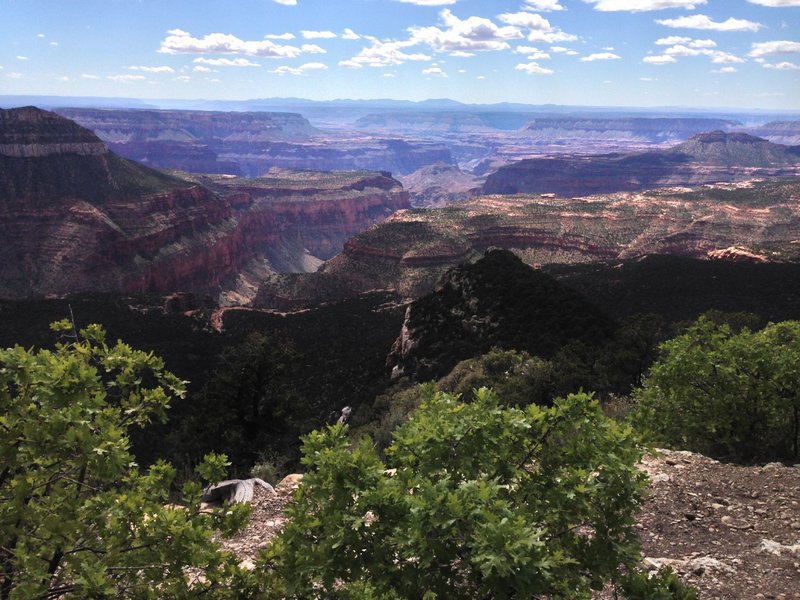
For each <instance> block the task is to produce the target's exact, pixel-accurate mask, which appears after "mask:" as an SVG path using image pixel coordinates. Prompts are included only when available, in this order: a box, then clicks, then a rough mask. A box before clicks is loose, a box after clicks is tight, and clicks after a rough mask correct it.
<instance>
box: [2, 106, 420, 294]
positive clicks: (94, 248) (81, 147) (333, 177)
mask: <svg viewBox="0 0 800 600" xmlns="http://www.w3.org/2000/svg"><path fill="white" fill-rule="evenodd" d="M0 125H2V128H1V129H0V174H2V176H0V216H2V219H0V239H3V241H4V243H3V244H2V246H0V264H2V268H0V295H2V296H3V297H7V298H15V297H27V296H36V295H47V294H56V295H60V294H66V293H72V292H82V291H125V292H139V291H153V292H170V291H176V290H189V291H198V292H204V293H207V292H210V293H213V294H214V295H219V296H222V297H228V296H226V294H228V293H229V292H233V293H232V294H231V295H230V298H231V299H233V300H236V301H246V300H247V299H248V294H249V293H250V292H249V291H248V289H249V288H247V286H246V285H244V283H246V282H247V277H244V278H242V274H243V272H246V271H247V270H248V269H249V270H256V271H257V272H258V273H261V274H263V273H264V272H265V271H266V272H273V271H275V270H287V271H305V270H313V269H314V268H316V266H317V265H318V264H319V263H320V262H321V261H322V260H324V259H327V258H330V257H332V256H333V255H334V254H336V253H337V252H339V250H341V248H342V246H343V245H344V242H345V240H346V239H347V238H348V237H350V236H352V235H354V234H356V233H358V232H360V231H363V230H364V229H366V228H367V227H369V226H370V225H371V224H373V223H375V222H377V221H378V220H380V219H383V218H385V217H386V216H388V215H389V214H391V213H392V212H393V211H394V210H396V209H400V208H406V207H408V195H407V193H406V192H404V191H403V190H402V187H401V186H400V184H399V183H398V182H397V181H395V180H393V179H392V178H391V177H390V176H388V174H382V173H372V172H351V173H333V174H331V173H327V174H318V173H316V174H315V173H304V172H303V173H296V172H294V173H288V172H283V173H281V174H280V176H279V177H274V178H271V179H270V178H268V179H262V180H254V181H241V180H237V179H231V178H217V179H216V180H215V179H213V178H205V179H197V180H195V181H187V180H184V179H179V178H176V177H172V176H168V175H165V174H163V173H160V172H158V171H154V170H152V169H148V168H146V167H143V166H141V165H138V164H136V163H133V162H131V161H128V160H125V159H123V158H120V157H119V156H117V155H116V154H114V153H113V152H109V151H108V150H106V149H105V148H104V146H103V144H102V142H101V141H100V140H99V139H98V138H97V137H96V136H95V135H94V134H92V133H91V132H89V131H88V130H86V129H83V128H81V127H79V126H77V125H76V124H74V123H72V122H71V121H68V120H66V119H63V118H61V117H59V116H57V115H55V114H53V113H48V112H45V111H40V110H38V109H35V108H26V109H14V110H10V111H0ZM243 282H244V283H243ZM243 285H244V287H243ZM253 293H254V290H253Z"/></svg>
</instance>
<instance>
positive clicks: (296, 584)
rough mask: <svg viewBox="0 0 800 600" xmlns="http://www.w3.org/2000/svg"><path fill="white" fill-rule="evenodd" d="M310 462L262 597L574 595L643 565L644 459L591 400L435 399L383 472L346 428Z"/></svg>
mask: <svg viewBox="0 0 800 600" xmlns="http://www.w3.org/2000/svg"><path fill="white" fill-rule="evenodd" d="M303 453H304V457H303V463H304V464H305V465H306V466H307V468H308V472H307V474H306V476H305V478H304V480H303V485H302V486H301V487H300V489H299V490H298V492H297V494H296V498H295V502H294V503H292V504H291V505H290V506H289V508H288V516H289V519H290V520H289V521H288V522H287V524H286V526H285V528H284V529H283V531H282V533H281V534H280V535H279V536H278V537H277V538H276V539H275V540H274V542H273V544H272V546H271V547H270V548H269V550H268V551H267V553H266V555H265V556H264V557H262V560H261V564H260V565H259V566H260V569H259V572H260V573H261V576H262V581H261V585H262V592H263V593H264V594H265V595H267V596H268V597H273V598H308V597H340V598H470V599H471V598H511V597H517V598H530V597H535V596H537V595H547V596H549V597H550V598H554V599H555V598H564V599H566V598H570V599H580V598H589V597H591V593H592V590H597V589H601V588H602V587H603V586H604V585H605V584H606V583H607V582H609V581H611V580H614V579H616V578H617V577H618V576H619V573H620V572H621V570H620V569H621V567H622V568H623V570H627V567H634V566H635V564H636V563H637V561H638V559H639V550H638V541H637V536H636V533H635V528H634V527H633V524H634V514H635V513H636V511H637V509H638V507H639V505H640V502H641V500H642V491H643V486H644V479H645V477H644V475H643V474H642V473H641V472H640V471H639V470H638V469H637V467H636V463H637V462H638V460H639V459H640V457H641V454H642V451H641V449H640V448H639V446H638V444H637V440H636V438H635V436H634V434H633V432H632V430H631V429H630V428H629V427H627V426H626V425H621V424H619V423H616V422H614V421H612V420H611V419H608V418H606V417H604V416H603V414H602V411H601V409H600V407H599V405H598V403H597V402H596V401H594V400H593V399H592V398H591V397H590V396H588V395H586V394H578V395H571V396H569V397H568V398H566V399H558V400H557V401H556V402H555V403H554V405H553V406H552V407H549V408H544V407H540V406H536V405H529V406H527V407H525V408H524V409H520V408H516V407H507V406H503V405H501V404H500V403H499V401H498V399H497V397H496V396H495V395H494V394H493V393H492V392H491V391H489V390H486V389H482V390H480V391H479V392H478V393H476V395H475V398H474V400H473V402H471V403H463V402H461V401H459V399H458V397H456V396H453V395H450V394H445V393H441V392H436V393H433V394H432V395H431V396H430V397H429V398H428V399H427V400H426V401H425V402H424V403H423V404H422V406H421V407H420V408H419V409H418V410H417V411H415V412H414V413H413V414H412V416H411V417H410V419H409V420H408V421H407V422H406V423H405V424H404V425H402V426H401V427H400V428H399V429H398V430H397V431H396V432H395V435H394V441H393V443H392V445H391V446H390V447H389V448H388V450H387V455H388V464H387V465H384V463H383V462H382V461H381V460H380V459H379V457H378V455H377V453H376V451H375V450H374V448H373V446H372V444H371V442H370V441H369V440H367V439H364V438H362V439H361V440H360V441H359V442H358V443H357V444H356V445H355V446H351V441H350V439H349V437H348V435H347V428H346V426H342V425H334V426H331V427H328V428H327V429H326V430H323V431H316V432H313V433H311V434H309V435H308V436H307V437H306V438H305V439H304V446H303ZM387 466H388V467H391V468H393V469H395V470H394V471H389V472H387V470H386V467H387Z"/></svg>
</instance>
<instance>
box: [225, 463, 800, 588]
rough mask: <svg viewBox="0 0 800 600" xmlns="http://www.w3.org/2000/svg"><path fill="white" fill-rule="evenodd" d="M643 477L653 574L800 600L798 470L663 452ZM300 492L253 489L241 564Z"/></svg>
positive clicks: (646, 544)
mask: <svg viewBox="0 0 800 600" xmlns="http://www.w3.org/2000/svg"><path fill="white" fill-rule="evenodd" d="M642 468H643V469H644V470H645V471H646V472H647V473H648V475H649V476H650V488H649V491H650V493H649V496H648V500H647V501H646V502H645V504H644V506H643V508H642V512H641V515H640V518H639V523H638V524H637V527H638V528H639V530H640V531H641V540H642V549H643V552H644V556H645V559H644V563H645V566H646V567H647V568H648V569H651V570H656V569H658V568H659V567H661V566H662V565H669V566H671V567H672V568H673V570H675V571H676V572H677V573H678V574H679V575H680V576H681V578H682V579H683V580H684V581H686V582H687V583H689V584H691V585H693V586H695V587H696V588H697V589H698V590H699V592H700V598H701V599H702V600H734V599H736V600H741V599H747V600H750V599H773V600H792V599H800V466H794V467H790V466H785V465H781V464H778V463H772V464H768V465H765V466H761V467H743V466H738V465H730V464H724V463H720V462H717V461H715V460H712V459H710V458H707V457H705V456H701V455H699V454H693V453H691V452H677V451H668V450H665V451H661V452H660V453H659V455H657V456H647V457H646V458H645V460H644V461H643V463H642ZM298 483H299V482H298V480H297V476H290V479H288V480H287V481H284V482H282V483H281V484H280V485H278V486H277V488H276V489H277V491H278V494H277V495H276V496H272V495H269V494H267V493H266V492H264V491H263V490H261V489H260V488H258V489H257V490H256V495H255V498H254V501H253V513H252V517H251V521H250V524H249V525H248V526H247V527H246V528H245V529H244V530H243V531H241V532H240V533H239V534H238V535H237V536H236V537H234V538H232V539H229V540H225V541H224V545H225V547H226V548H228V549H230V550H232V551H234V552H235V553H236V554H237V555H238V556H240V557H241V559H242V561H243V562H244V564H245V565H248V566H249V565H252V564H253V561H254V559H255V557H256V555H257V554H258V552H259V550H261V549H262V548H265V547H266V546H267V545H268V544H269V542H270V540H271V538H272V537H273V536H274V535H275V534H276V533H277V532H278V531H279V530H280V528H281V526H282V524H283V523H284V521H285V519H284V517H283V514H282V510H283V507H284V506H286V504H287V503H288V502H289V501H290V500H291V497H292V493H293V491H294V490H295V489H296V488H297V485H298ZM605 597H608V598H611V597H612V595H607V596H605Z"/></svg>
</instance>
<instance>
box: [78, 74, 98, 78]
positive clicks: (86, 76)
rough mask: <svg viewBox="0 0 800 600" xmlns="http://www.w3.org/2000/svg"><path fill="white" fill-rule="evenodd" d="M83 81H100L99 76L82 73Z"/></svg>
mask: <svg viewBox="0 0 800 600" xmlns="http://www.w3.org/2000/svg"><path fill="white" fill-rule="evenodd" d="M81 79H100V76H99V75H91V74H89V73H81Z"/></svg>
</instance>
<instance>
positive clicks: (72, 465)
mask: <svg viewBox="0 0 800 600" xmlns="http://www.w3.org/2000/svg"><path fill="white" fill-rule="evenodd" d="M56 327H57V328H58V329H59V330H62V331H65V332H71V331H72V325H71V324H69V323H67V322H63V323H60V324H57V325H56ZM71 336H72V337H71V341H69V342H65V343H60V344H58V345H57V346H56V349H55V350H54V351H49V350H40V351H38V352H33V351H28V350H25V349H23V348H21V347H19V346H17V347H15V348H11V349H7V350H2V351H0V598H3V599H4V600H5V599H19V600H22V599H30V598H41V599H47V598H58V597H63V596H68V597H73V598H169V597H172V598H185V597H189V596H200V595H203V594H210V595H212V597H215V598H235V597H239V596H238V594H237V593H236V590H237V589H238V588H239V587H240V584H241V578H242V577H243V574H242V573H241V572H240V570H239V569H238V567H237V565H236V560H235V558H234V557H233V556H231V555H229V554H226V553H223V552H221V551H220V550H219V549H218V547H217V546H216V545H215V544H214V543H213V542H212V541H211V536H212V534H213V532H214V530H215V529H218V530H222V531H223V532H225V531H228V532H229V531H233V530H234V529H235V528H236V527H237V526H238V525H240V524H241V523H243V520H244V518H245V517H246V511H243V510H240V509H236V510H226V511H224V512H223V511H216V512H213V513H210V514H209V513H205V512H201V511H200V495H201V486H200V484H199V483H197V482H189V483H187V484H186V485H184V486H183V489H182V493H181V496H182V498H183V500H184V504H183V505H181V506H176V505H169V504H167V500H168V498H169V495H170V485H171V482H172V479H173V478H174V476H175V470H174V469H173V468H172V467H171V466H169V465H168V464H166V463H163V462H157V463H155V464H154V465H152V466H151V467H150V468H149V469H148V470H147V471H146V472H142V471H140V470H139V467H138V466H137V464H136V463H135V462H134V457H133V456H132V454H131V452H130V442H129V438H128V429H129V428H133V427H140V426H142V425H145V424H147V423H148V422H150V421H151V420H152V419H160V418H163V417H164V414H165V411H166V408H167V406H168V402H169V400H170V399H174V398H176V397H179V396H181V395H182V394H183V392H184V386H183V382H181V381H180V380H179V379H177V378H176V377H175V376H174V375H172V374H170V373H169V372H167V371H165V370H164V364H163V361H162V360H161V359H160V358H158V357H155V356H153V355H152V354H149V353H145V352H141V351H137V350H132V349H131V348H130V347H129V346H127V345H125V344H123V343H121V342H118V343H117V344H115V345H108V344H107V343H106V341H105V337H104V332H103V331H102V329H101V328H99V327H98V326H90V327H88V328H86V329H84V330H82V331H80V332H72V333H71ZM224 466H225V458H224V457H219V456H216V457H214V456H211V457H208V459H207V460H206V461H205V462H204V463H203V464H202V465H200V467H199V469H198V471H199V473H200V474H202V475H203V476H204V477H205V478H206V479H207V480H211V479H213V480H218V479H219V478H221V477H222V476H223V475H224ZM191 567H193V568H195V569H196V570H198V572H199V570H200V569H202V573H203V577H202V578H201V577H196V576H195V577H192V576H190V574H189V573H188V572H187V569H188V568H191Z"/></svg>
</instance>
